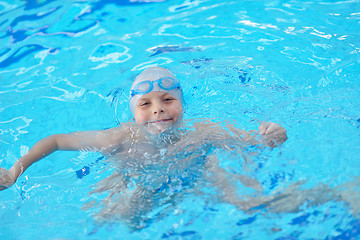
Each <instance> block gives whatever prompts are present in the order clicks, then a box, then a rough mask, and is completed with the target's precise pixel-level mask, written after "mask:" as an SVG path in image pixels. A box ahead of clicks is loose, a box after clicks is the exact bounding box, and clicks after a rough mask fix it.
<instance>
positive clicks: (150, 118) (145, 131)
mask: <svg viewBox="0 0 360 240" xmlns="http://www.w3.org/2000/svg"><path fill="white" fill-rule="evenodd" d="M182 104H183V95H182V89H181V86H180V83H179V81H178V80H177V79H176V77H175V76H174V75H173V74H172V73H171V72H170V71H169V70H167V69H165V68H161V67H152V68H149V69H146V70H145V71H143V72H142V73H141V74H140V75H138V76H137V78H136V79H135V81H134V83H133V84H132V87H131V91H130V110H131V111H132V113H133V114H134V117H135V120H136V122H135V124H132V123H125V124H122V125H121V126H118V127H115V128H111V129H107V130H100V131H88V132H74V133H69V134H55V135H51V136H48V137H46V138H44V139H42V140H40V141H39V142H37V143H36V144H35V145H34V146H33V147H32V148H31V149H30V150H29V152H28V153H27V154H25V155H24V156H22V157H21V158H20V159H19V160H18V161H17V162H16V163H15V164H14V165H13V166H12V167H11V168H10V170H8V171H7V170H5V169H2V168H0V189H1V190H3V189H5V188H8V187H10V186H11V185H13V184H14V183H15V182H16V180H17V179H18V177H19V176H20V175H21V174H23V173H24V171H25V170H26V169H27V168H28V167H29V166H30V165H31V164H33V163H35V162H37V161H38V160H40V159H42V158H44V157H46V156H48V155H49V154H51V153H53V152H54V151H57V150H65V151H77V150H89V151H98V152H100V153H101V154H103V155H105V156H107V157H111V156H114V155H116V154H119V153H124V152H125V153H127V152H129V150H131V148H132V147H134V146H135V145H137V148H143V150H144V151H148V152H149V151H152V152H156V150H157V149H159V148H163V147H166V146H168V145H170V144H172V143H173V142H176V141H179V140H180V139H181V138H183V137H184V136H181V135H180V133H179V132H178V131H176V130H177V128H178V127H179V126H180V125H181V123H182V114H183V105H182ZM213 127H214V124H209V122H208V124H198V126H197V128H198V129H199V130H201V131H205V132H208V133H209V131H211V132H214V131H219V128H220V127H217V128H213ZM241 134H242V135H244V138H243V141H244V142H250V139H251V140H253V136H252V135H251V134H250V133H247V132H245V131H241ZM259 134H260V135H262V136H263V139H264V142H265V143H266V145H268V146H270V147H275V146H278V145H280V144H282V143H283V142H284V141H286V139H287V136H286V130H285V129H284V128H283V127H281V126H280V125H279V124H275V123H271V122H270V123H263V124H261V125H260V127H259ZM208 135H209V134H208ZM161 139H162V140H161ZM239 140H240V139H239Z"/></svg>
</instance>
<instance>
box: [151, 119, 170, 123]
mask: <svg viewBox="0 0 360 240" xmlns="http://www.w3.org/2000/svg"><path fill="white" fill-rule="evenodd" d="M171 120H172V118H169V119H161V120H153V121H149V122H148V123H162V122H169V121H171Z"/></svg>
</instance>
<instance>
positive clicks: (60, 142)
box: [0, 128, 124, 190]
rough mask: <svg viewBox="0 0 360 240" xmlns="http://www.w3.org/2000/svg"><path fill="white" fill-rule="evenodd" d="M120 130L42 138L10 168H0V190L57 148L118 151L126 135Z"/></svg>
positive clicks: (65, 149)
mask: <svg viewBox="0 0 360 240" xmlns="http://www.w3.org/2000/svg"><path fill="white" fill-rule="evenodd" d="M120 131H121V129H119V128H113V129H108V130H104V131H89V132H74V133H69V134H55V135H51V136H48V137H46V138H44V139H41V140H40V141H38V142H37V143H36V144H35V145H34V146H33V147H32V148H31V149H30V150H29V152H27V153H26V154H25V155H23V156H22V157H21V158H19V159H18V160H17V161H16V162H15V164H14V165H13V166H12V167H11V168H10V169H9V170H6V169H3V168H0V190H3V189H5V188H8V187H10V186H11V185H13V184H14V183H15V182H16V180H17V179H18V177H19V176H21V174H23V173H24V171H25V170H26V169H27V168H28V167H29V166H30V165H31V164H33V163H35V162H37V161H39V160H41V159H42V158H44V157H46V156H48V155H50V154H51V153H53V152H55V151H57V150H64V151H76V150H90V151H99V152H101V153H103V154H104V153H105V154H106V153H107V154H111V152H112V151H116V149H118V148H119V147H120V146H119V145H120V142H121V139H119V138H120V137H123V136H124V134H121V133H120Z"/></svg>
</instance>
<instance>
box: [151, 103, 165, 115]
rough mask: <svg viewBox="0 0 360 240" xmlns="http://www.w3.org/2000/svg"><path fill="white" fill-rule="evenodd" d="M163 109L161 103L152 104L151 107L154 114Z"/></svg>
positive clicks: (161, 111)
mask: <svg viewBox="0 0 360 240" xmlns="http://www.w3.org/2000/svg"><path fill="white" fill-rule="evenodd" d="M164 111H165V109H164V108H163V106H162V105H161V104H154V108H153V113H154V114H159V113H163V112H164Z"/></svg>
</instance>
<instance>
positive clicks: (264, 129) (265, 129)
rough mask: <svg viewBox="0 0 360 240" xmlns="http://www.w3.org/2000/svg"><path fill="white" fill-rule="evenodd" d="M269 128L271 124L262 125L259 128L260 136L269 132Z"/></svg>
mask: <svg viewBox="0 0 360 240" xmlns="http://www.w3.org/2000/svg"><path fill="white" fill-rule="evenodd" d="M268 127H269V123H265V122H263V123H261V124H260V126H259V134H261V135H264V134H266V132H267V128H268Z"/></svg>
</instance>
